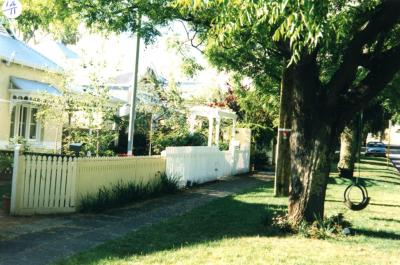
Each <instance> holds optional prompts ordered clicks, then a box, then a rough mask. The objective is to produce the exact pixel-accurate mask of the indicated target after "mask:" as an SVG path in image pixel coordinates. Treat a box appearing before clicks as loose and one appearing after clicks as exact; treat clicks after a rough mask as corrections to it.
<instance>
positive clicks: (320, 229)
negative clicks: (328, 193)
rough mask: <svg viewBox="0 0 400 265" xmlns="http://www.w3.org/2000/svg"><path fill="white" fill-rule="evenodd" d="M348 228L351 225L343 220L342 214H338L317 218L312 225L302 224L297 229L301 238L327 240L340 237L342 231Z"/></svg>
mask: <svg viewBox="0 0 400 265" xmlns="http://www.w3.org/2000/svg"><path fill="white" fill-rule="evenodd" d="M350 227H351V223H350V222H349V221H347V220H345V219H344V216H343V214H341V213H339V214H337V215H332V216H330V217H328V218H324V219H321V218H317V220H316V221H314V222H313V223H312V224H308V223H306V222H302V223H301V224H300V225H299V227H298V228H297V229H298V233H299V234H300V235H301V236H304V237H307V238H316V239H327V238H332V237H337V236H341V235H342V232H343V229H344V228H350Z"/></svg>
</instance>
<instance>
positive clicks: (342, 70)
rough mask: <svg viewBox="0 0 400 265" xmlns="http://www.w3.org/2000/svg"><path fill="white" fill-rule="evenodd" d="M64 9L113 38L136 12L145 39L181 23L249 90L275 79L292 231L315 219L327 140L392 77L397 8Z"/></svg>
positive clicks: (220, 5) (373, 0)
mask: <svg viewBox="0 0 400 265" xmlns="http://www.w3.org/2000/svg"><path fill="white" fill-rule="evenodd" d="M64 1H67V2H70V7H71V8H72V9H71V10H78V13H79V14H81V15H82V16H83V17H84V18H85V19H86V21H87V22H88V23H89V24H90V25H95V26H99V27H100V28H107V29H111V30H115V31H135V30H137V28H136V26H137V25H136V24H135V21H136V20H135V18H136V15H137V14H138V13H141V14H142V15H144V16H145V17H146V23H145V28H144V29H146V31H145V32H146V33H149V34H147V35H144V36H145V37H151V36H154V35H156V33H157V31H156V28H154V27H153V26H154V25H155V24H157V23H165V22H166V21H168V20H170V19H181V20H184V21H186V22H187V23H189V24H190V25H191V26H192V29H193V30H194V31H196V32H197V34H196V38H198V40H199V41H200V43H203V47H204V53H205V55H206V56H207V57H208V58H209V60H210V62H211V63H213V64H214V65H216V66H218V67H220V68H221V69H227V70H231V71H237V72H240V73H241V74H243V75H246V76H248V77H250V78H252V79H253V81H254V82H256V83H257V84H259V87H261V86H262V84H263V82H265V81H266V80H268V79H270V78H275V79H277V80H280V81H281V84H282V91H284V92H285V93H286V94H288V95H290V96H291V97H292V100H291V101H292V104H289V106H290V109H289V110H288V109H284V108H282V109H281V112H284V113H287V115H290V116H291V117H292V124H291V127H292V128H291V129H292V133H291V136H290V150H291V176H290V177H291V183H292V187H291V192H290V202H289V216H290V219H291V220H292V221H293V222H294V223H299V222H300V221H302V220H306V221H312V220H314V219H315V218H321V217H322V216H323V213H324V201H325V192H326V187H327V179H328V175H329V165H330V157H331V154H332V148H333V143H334V142H335V139H337V137H338V136H339V133H340V132H341V131H342V129H343V127H344V125H345V124H346V123H347V122H348V121H350V120H351V119H353V118H354V115H355V113H357V112H358V111H360V110H361V109H362V108H364V107H365V106H366V105H367V104H368V103H369V102H370V101H371V100H372V99H373V98H374V97H376V95H377V94H378V93H379V92H380V91H381V90H383V89H384V88H385V87H386V86H387V85H388V84H389V83H390V82H391V80H392V79H393V76H394V75H395V74H396V73H397V72H398V71H399V69H400V38H399V33H400V25H399V19H400V12H398V10H400V1H397V0H333V1H312V0H284V1H281V0H270V1H255V0H254V1H239V0H233V1H219V0H215V1H201V0H196V1H193V0H171V1H164V0H152V1H144V0H143V1H142V0H137V1H133V0H131V1H117V0H109V1H88V0H83V1H72V0H71V1H68V0H64ZM146 27H147V28H146ZM141 32H142V34H144V32H143V28H142V29H141ZM285 93H284V94H285ZM282 107H284V106H282Z"/></svg>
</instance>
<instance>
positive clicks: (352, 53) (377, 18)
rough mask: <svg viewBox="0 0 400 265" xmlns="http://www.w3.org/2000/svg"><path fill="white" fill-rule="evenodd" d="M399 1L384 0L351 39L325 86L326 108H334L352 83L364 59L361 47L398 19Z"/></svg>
mask: <svg viewBox="0 0 400 265" xmlns="http://www.w3.org/2000/svg"><path fill="white" fill-rule="evenodd" d="M399 10H400V1H396V0H386V1H383V2H382V3H381V4H380V5H378V6H377V7H376V8H375V10H374V11H373V12H372V14H371V16H370V19H369V20H367V21H366V23H365V24H364V25H365V26H363V27H362V28H361V29H360V30H359V31H358V32H357V33H356V34H355V36H354V37H353V39H352V40H351V42H350V43H349V45H348V47H347V49H346V50H345V52H344V55H343V62H342V63H341V65H340V67H339V69H338V70H337V71H336V73H335V74H334V75H333V76H332V78H331V80H330V82H329V83H328V84H327V91H328V106H334V105H335V104H336V103H337V100H338V97H339V96H340V94H341V93H342V92H344V91H346V90H347V89H348V88H349V87H350V86H351V84H352V83H353V81H354V79H355V77H356V74H357V68H358V66H359V65H361V64H362V63H365V62H363V59H364V57H363V56H364V55H363V51H362V49H363V47H364V46H365V45H366V44H370V43H372V42H373V41H375V40H376V38H377V37H378V36H379V35H380V34H379V33H381V32H386V31H389V30H390V29H391V28H393V26H394V25H395V24H396V23H397V22H398V21H399V19H400V12H399Z"/></svg>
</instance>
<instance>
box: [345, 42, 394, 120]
mask: <svg viewBox="0 0 400 265" xmlns="http://www.w3.org/2000/svg"><path fill="white" fill-rule="evenodd" d="M399 71H400V45H398V46H396V47H394V48H392V49H390V50H388V51H386V52H384V53H382V54H380V55H379V56H375V57H373V58H371V64H370V72H369V73H368V75H367V76H366V77H365V78H364V79H363V80H362V81H361V82H360V84H359V85H357V86H356V87H355V88H354V89H351V90H350V91H348V92H347V93H346V94H345V95H344V108H343V112H342V113H343V115H342V116H343V117H344V116H345V115H346V113H347V114H348V113H349V112H350V113H356V112H358V111H360V110H362V109H363V108H365V107H366V105H367V104H368V103H369V102H370V101H371V99H373V98H374V97H376V96H377V95H378V93H379V92H381V91H382V90H383V89H384V88H385V87H386V85H387V84H388V83H390V81H392V79H393V77H394V75H395V74H396V73H397V72H399Z"/></svg>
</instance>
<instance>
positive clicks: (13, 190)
mask: <svg viewBox="0 0 400 265" xmlns="http://www.w3.org/2000/svg"><path fill="white" fill-rule="evenodd" d="M20 151H21V145H20V144H16V145H15V148H14V162H13V173H12V184H11V203H10V214H11V215H15V212H16V204H17V195H20V194H17V181H18V180H17V178H18V171H19V170H18V169H19V168H18V167H19V153H20Z"/></svg>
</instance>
